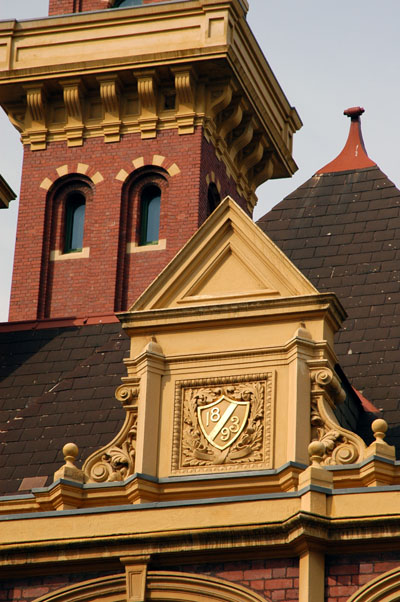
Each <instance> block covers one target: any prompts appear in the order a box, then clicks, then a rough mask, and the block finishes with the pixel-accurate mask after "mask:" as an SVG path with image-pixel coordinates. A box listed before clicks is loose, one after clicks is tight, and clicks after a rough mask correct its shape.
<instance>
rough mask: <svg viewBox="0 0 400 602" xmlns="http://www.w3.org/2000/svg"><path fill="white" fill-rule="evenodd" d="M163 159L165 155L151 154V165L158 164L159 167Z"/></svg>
mask: <svg viewBox="0 0 400 602" xmlns="http://www.w3.org/2000/svg"><path fill="white" fill-rule="evenodd" d="M164 161H165V157H163V156H162V155H153V165H158V166H159V167H161V165H162V164H163V163H164Z"/></svg>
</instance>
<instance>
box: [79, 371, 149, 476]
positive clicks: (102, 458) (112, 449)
mask: <svg viewBox="0 0 400 602" xmlns="http://www.w3.org/2000/svg"><path fill="white" fill-rule="evenodd" d="M138 396H139V379H132V381H131V382H130V383H129V384H123V385H120V386H119V387H118V388H117V390H116V392H115V397H116V399H118V401H120V402H121V403H122V405H123V407H124V409H125V411H126V417H125V422H124V424H123V426H122V428H121V430H120V432H119V433H118V435H117V436H116V437H115V438H114V439H113V440H112V441H111V442H110V443H109V444H108V445H105V446H104V447H102V448H101V449H99V450H98V451H96V452H94V453H93V454H92V455H91V456H89V458H88V459H87V460H86V462H85V463H84V465H83V467H82V469H83V471H84V472H85V475H86V479H87V480H86V482H88V483H104V482H111V481H123V480H125V479H127V478H128V477H129V476H131V475H132V474H134V472H135V454H136V428H137V409H138V408H137V400H138Z"/></svg>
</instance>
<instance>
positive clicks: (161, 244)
mask: <svg viewBox="0 0 400 602" xmlns="http://www.w3.org/2000/svg"><path fill="white" fill-rule="evenodd" d="M166 248H167V239H166V238H161V239H160V240H159V241H158V243H157V244H156V245H138V243H137V242H128V243H127V245H126V252H127V253H128V254H130V253H147V252H148V251H162V250H163V249H166Z"/></svg>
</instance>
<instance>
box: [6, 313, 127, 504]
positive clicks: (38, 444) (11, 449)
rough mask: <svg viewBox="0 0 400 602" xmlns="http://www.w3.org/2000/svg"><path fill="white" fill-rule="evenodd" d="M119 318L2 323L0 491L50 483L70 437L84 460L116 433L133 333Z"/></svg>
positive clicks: (122, 411) (122, 415) (59, 464)
mask: <svg viewBox="0 0 400 602" xmlns="http://www.w3.org/2000/svg"><path fill="white" fill-rule="evenodd" d="M115 320H116V319H114V321H113V323H108V324H104V323H101V324H92V325H78V326H76V325H71V326H58V327H53V328H49V327H46V328H43V326H46V325H45V324H40V323H39V324H34V325H33V328H32V325H29V326H28V325H27V326H25V327H24V326H23V325H22V326H21V325H16V324H4V325H0V495H4V494H11V493H16V492H18V493H25V492H26V490H29V489H31V488H32V487H37V486H45V485H49V484H50V483H51V482H52V481H53V473H54V472H55V471H56V470H57V469H58V468H60V466H62V464H63V463H64V461H63V455H62V451H61V450H62V447H63V445H64V444H65V443H68V442H69V441H73V442H74V443H76V444H77V445H78V447H79V449H80V454H79V459H80V460H85V459H86V458H87V457H88V456H89V455H90V453H92V451H94V450H96V449H98V448H99V447H101V446H103V445H105V444H106V443H108V442H109V441H111V439H112V438H113V437H114V436H115V435H116V434H117V433H118V431H119V429H120V427H121V425H122V422H123V420H124V417H125V412H124V410H123V409H122V407H121V404H120V403H119V402H118V401H117V400H116V399H115V397H114V392H115V389H116V388H117V386H118V385H120V384H121V377H122V376H125V375H126V368H125V365H124V363H123V361H122V360H123V358H124V357H127V356H128V351H129V339H128V337H127V336H126V335H125V333H124V332H123V331H122V328H121V325H120V323H119V322H118V321H115ZM71 322H72V321H71ZM38 326H39V328H38ZM47 326H48V324H47ZM21 327H22V328H25V329H24V330H20V328H21ZM33 477H34V479H33V480H32V478H33ZM38 477H43V478H42V479H40V478H38ZM23 479H25V481H23ZM21 485H22V487H21Z"/></svg>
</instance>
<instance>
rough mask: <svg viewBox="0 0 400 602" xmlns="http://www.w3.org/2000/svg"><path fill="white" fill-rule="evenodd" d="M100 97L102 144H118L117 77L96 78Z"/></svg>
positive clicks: (119, 126)
mask: <svg viewBox="0 0 400 602" xmlns="http://www.w3.org/2000/svg"><path fill="white" fill-rule="evenodd" d="M97 81H98V82H99V83H100V97H101V101H102V103H103V108H104V119H103V124H102V126H103V133H104V142H119V140H120V137H121V136H120V129H121V119H120V107H119V96H120V83H119V80H118V76H117V75H104V76H102V77H98V78H97Z"/></svg>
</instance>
